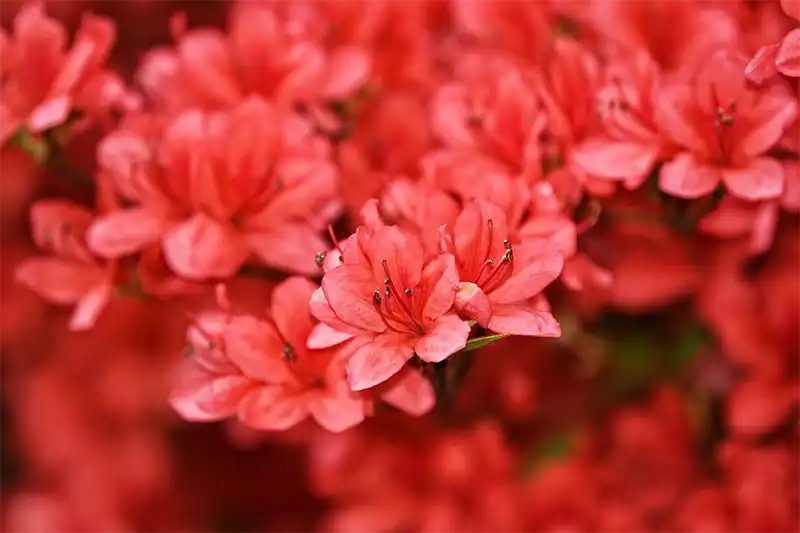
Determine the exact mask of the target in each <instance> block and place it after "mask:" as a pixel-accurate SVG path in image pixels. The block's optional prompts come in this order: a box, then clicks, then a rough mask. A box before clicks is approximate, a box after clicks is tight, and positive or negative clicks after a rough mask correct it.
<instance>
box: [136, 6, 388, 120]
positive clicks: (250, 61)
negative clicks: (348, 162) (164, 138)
mask: <svg viewBox="0 0 800 533" xmlns="http://www.w3.org/2000/svg"><path fill="white" fill-rule="evenodd" d="M366 11H367V12H368V13H369V12H370V11H374V8H373V9H370V8H369V6H368V7H367V9H366ZM362 16H365V15H364V14H362ZM347 22H348V23H349V24H353V22H352V21H351V20H348V21H347ZM331 26H333V21H329V20H327V19H326V17H325V16H324V13H322V12H321V11H320V6H319V5H315V4H312V3H306V2H302V3H287V4H281V3H280V2H278V3H275V2H237V3H236V4H235V5H234V6H233V7H232V9H231V10H230V16H229V20H228V31H227V33H223V32H221V31H219V30H217V29H214V28H210V27H205V28H195V29H192V30H188V31H187V29H186V27H185V20H183V19H180V18H176V19H174V21H173V29H174V30H175V31H174V33H175V35H174V37H175V40H176V45H175V47H174V48H169V47H158V48H155V49H154V50H152V51H150V52H149V53H148V54H147V55H146V56H144V58H143V61H142V65H141V68H140V69H139V72H138V73H137V77H138V79H139V81H140V83H141V84H142V86H143V87H144V89H145V92H146V93H147V94H148V95H149V96H150V97H151V98H153V99H154V100H155V101H156V102H158V103H159V104H160V105H162V106H163V107H164V108H165V109H166V110H167V111H168V112H173V113H174V112H180V111H183V110H186V109H190V108H200V109H206V110H212V109H225V108H228V107H233V106H235V105H237V104H238V103H240V102H241V101H243V100H245V99H246V98H247V97H248V96H250V95H254V94H257V95H261V96H263V97H265V98H270V99H273V98H274V99H275V100H277V101H279V102H281V103H302V104H305V105H308V106H310V107H309V110H310V111H311V112H312V113H315V112H318V113H320V114H322V115H328V116H326V117H325V119H329V118H330V116H329V115H330V113H329V112H328V111H327V110H325V109H324V106H323V105H322V104H325V103H327V102H328V101H330V100H344V99H345V98H347V97H349V96H352V95H353V94H354V93H355V91H356V90H358V89H359V88H361V87H362V86H363V85H364V84H365V83H366V82H367V78H368V76H369V73H370V69H371V57H370V54H369V53H368V52H367V51H366V50H365V49H364V48H363V47H361V46H359V45H358V44H354V43H344V42H339V41H338V40H335V39H333V36H334V35H342V31H341V30H343V29H345V28H344V27H343V28H340V29H339V31H333V30H332V28H330V27H331ZM315 114H316V113H315ZM320 118H322V117H320Z"/></svg>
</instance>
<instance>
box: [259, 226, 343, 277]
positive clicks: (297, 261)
mask: <svg viewBox="0 0 800 533" xmlns="http://www.w3.org/2000/svg"><path fill="white" fill-rule="evenodd" d="M247 245H248V246H249V247H250V249H251V250H252V251H253V253H254V254H255V255H256V256H257V257H258V258H259V259H261V260H262V261H263V262H264V263H265V264H266V265H267V266H270V267H272V268H276V269H278V270H281V271H285V272H294V273H297V274H303V275H308V276H314V275H318V274H319V271H320V269H319V265H318V264H317V263H316V256H317V253H319V252H321V251H323V250H326V249H327V247H328V245H327V244H326V243H325V241H324V240H322V238H321V237H320V236H319V235H318V234H317V232H316V231H314V229H313V228H312V227H311V226H309V225H307V224H304V223H301V222H287V223H284V224H281V225H276V226H272V227H270V228H268V229H263V230H261V229H259V230H251V231H249V232H248V233H247Z"/></svg>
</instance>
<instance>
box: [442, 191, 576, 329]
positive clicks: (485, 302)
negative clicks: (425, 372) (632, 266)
mask: <svg viewBox="0 0 800 533" xmlns="http://www.w3.org/2000/svg"><path fill="white" fill-rule="evenodd" d="M442 248H443V251H445V252H447V253H451V254H453V255H454V256H455V258H456V264H457V266H458V273H459V279H460V280H461V281H460V283H459V287H458V294H457V296H456V303H455V305H456V309H457V310H458V311H459V313H461V314H462V315H463V316H466V317H468V318H470V319H473V320H475V321H476V322H478V324H480V325H481V326H483V327H485V328H488V329H490V330H492V331H495V332H498V333H509V334H513V335H533V336H543V337H558V336H559V335H560V334H561V329H560V328H559V326H558V323H557V322H556V320H555V318H553V315H552V314H550V312H549V311H548V310H543V309H542V308H541V303H540V301H537V296H539V295H540V293H541V292H542V290H543V289H544V288H545V287H546V286H547V285H549V284H550V283H552V282H553V280H555V279H556V278H557V277H558V275H559V274H560V273H561V269H562V268H563V266H564V259H563V257H562V255H561V252H560V251H559V249H558V247H557V246H556V245H555V244H553V243H551V242H550V241H547V240H544V239H536V240H533V239H529V240H525V241H522V242H521V243H519V244H513V245H512V243H511V242H510V241H509V234H508V226H507V222H506V217H505V215H504V214H503V212H502V211H501V210H500V209H499V208H498V207H497V206H496V205H494V204H491V203H489V202H482V201H474V202H471V203H470V204H468V205H467V207H465V208H464V210H463V211H462V212H461V214H460V215H459V217H458V219H457V220H456V223H455V225H454V227H453V230H452V233H451V234H449V233H448V232H447V231H446V230H445V231H444V232H443V234H442Z"/></svg>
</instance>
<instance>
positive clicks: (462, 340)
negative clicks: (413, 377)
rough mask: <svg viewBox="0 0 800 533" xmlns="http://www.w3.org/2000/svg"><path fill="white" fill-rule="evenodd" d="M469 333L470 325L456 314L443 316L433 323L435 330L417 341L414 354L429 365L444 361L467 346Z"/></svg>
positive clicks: (426, 333)
mask: <svg viewBox="0 0 800 533" xmlns="http://www.w3.org/2000/svg"><path fill="white" fill-rule="evenodd" d="M469 332H470V327H469V324H468V323H467V322H465V321H463V320H461V319H460V318H458V315H456V314H455V313H453V314H447V315H443V316H441V317H439V318H438V319H437V320H436V322H434V323H433V329H431V330H430V331H427V332H425V336H423V337H422V338H421V339H419V340H418V341H417V343H416V344H415V345H414V352H415V353H416V354H417V355H418V356H419V358H420V359H422V360H423V361H427V362H429V363H438V362H440V361H444V360H445V359H447V358H448V357H450V356H451V355H452V354H454V353H456V352H457V351H459V350H460V349H462V348H463V347H464V346H466V345H467V337H469Z"/></svg>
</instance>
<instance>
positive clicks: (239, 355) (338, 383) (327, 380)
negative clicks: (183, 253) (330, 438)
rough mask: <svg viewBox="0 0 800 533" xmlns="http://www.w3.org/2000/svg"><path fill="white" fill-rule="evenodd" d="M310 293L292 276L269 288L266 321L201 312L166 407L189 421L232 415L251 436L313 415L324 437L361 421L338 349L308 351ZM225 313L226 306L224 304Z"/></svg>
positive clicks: (361, 406)
mask: <svg viewBox="0 0 800 533" xmlns="http://www.w3.org/2000/svg"><path fill="white" fill-rule="evenodd" d="M314 289H315V286H314V285H313V284H312V283H311V282H310V281H308V280H305V279H303V278H300V277H292V278H289V279H287V280H286V281H284V282H282V283H281V284H279V285H278V286H276V287H275V289H274V290H273V293H272V302H271V306H270V307H271V317H270V318H264V319H262V318H257V317H255V316H251V315H231V314H228V313H227V312H224V311H220V312H207V313H203V314H201V315H200V316H198V317H197V320H196V321H195V324H194V325H193V326H191V327H190V329H189V331H188V338H189V342H190V345H191V346H192V348H193V351H194V353H193V354H192V361H190V362H189V363H190V366H189V367H188V368H186V369H185V372H184V373H183V376H182V379H181V383H180V384H179V385H178V387H177V388H176V389H175V390H174V391H173V393H172V395H171V397H170V402H171V404H172V406H173V408H175V410H176V411H177V412H178V413H179V414H180V415H181V416H182V417H183V418H185V419H187V420H191V421H211V420H220V419H223V418H228V417H230V416H234V415H238V417H239V418H240V419H241V421H242V422H244V423H245V424H247V425H248V426H250V427H253V428H256V429H287V428H289V427H292V426H294V425H296V424H297V423H299V422H300V421H302V420H303V419H305V418H306V417H308V416H312V417H313V418H314V419H315V420H316V421H317V422H318V423H319V424H320V425H322V426H323V427H324V428H326V429H328V430H330V431H343V430H345V429H347V428H349V427H352V426H354V425H356V424H359V423H360V422H361V421H362V420H363V419H364V402H363V400H362V398H361V397H360V396H358V395H357V394H354V393H352V392H351V391H350V389H349V388H348V387H347V383H346V382H345V380H344V369H343V367H342V359H341V356H340V355H339V354H337V350H308V349H306V338H307V337H308V335H309V333H310V332H311V329H312V328H313V326H314V322H313V320H312V318H311V315H310V314H309V312H308V300H309V298H310V297H311V293H312V292H314ZM223 306H226V305H225V304H224V302H223Z"/></svg>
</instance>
